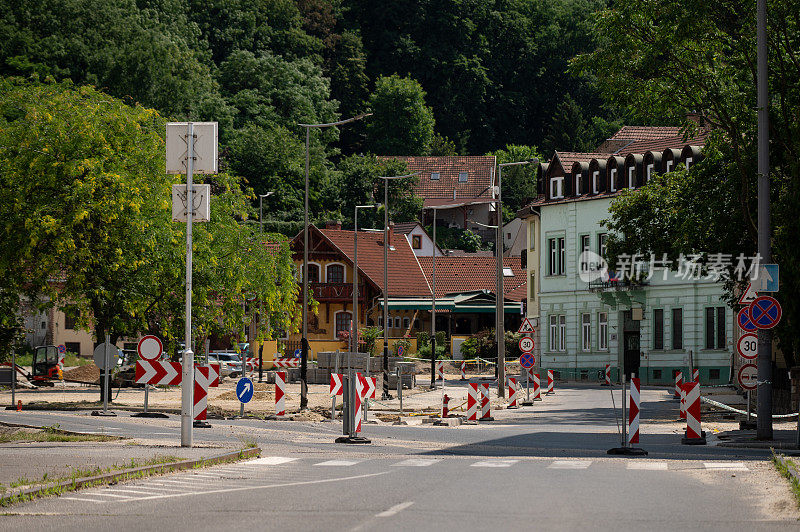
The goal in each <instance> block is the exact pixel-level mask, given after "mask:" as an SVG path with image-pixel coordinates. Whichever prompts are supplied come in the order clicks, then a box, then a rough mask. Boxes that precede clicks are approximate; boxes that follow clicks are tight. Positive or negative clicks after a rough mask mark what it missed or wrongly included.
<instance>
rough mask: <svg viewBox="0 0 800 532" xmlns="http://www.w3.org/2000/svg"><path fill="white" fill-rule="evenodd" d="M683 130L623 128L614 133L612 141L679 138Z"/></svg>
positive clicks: (677, 128) (668, 127)
mask: <svg viewBox="0 0 800 532" xmlns="http://www.w3.org/2000/svg"><path fill="white" fill-rule="evenodd" d="M680 134H681V128H680V127H677V126H622V127H621V128H620V130H619V131H617V132H616V133H614V134H613V135H612V136H611V137H610V138H612V139H628V140H653V139H663V138H665V137H677V136H679V135H680Z"/></svg>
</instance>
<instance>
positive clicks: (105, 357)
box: [103, 334, 111, 416]
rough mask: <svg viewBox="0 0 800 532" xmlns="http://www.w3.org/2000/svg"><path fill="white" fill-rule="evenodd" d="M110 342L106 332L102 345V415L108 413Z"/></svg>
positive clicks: (109, 336)
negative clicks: (104, 371) (103, 362)
mask: <svg viewBox="0 0 800 532" xmlns="http://www.w3.org/2000/svg"><path fill="white" fill-rule="evenodd" d="M110 342H111V335H108V334H107V335H106V343H105V345H104V346H103V360H105V367H106V374H105V377H104V379H103V381H104V382H105V385H104V386H103V415H104V416H107V415H108V366H110V365H111V364H109V360H108V344H109V343H110Z"/></svg>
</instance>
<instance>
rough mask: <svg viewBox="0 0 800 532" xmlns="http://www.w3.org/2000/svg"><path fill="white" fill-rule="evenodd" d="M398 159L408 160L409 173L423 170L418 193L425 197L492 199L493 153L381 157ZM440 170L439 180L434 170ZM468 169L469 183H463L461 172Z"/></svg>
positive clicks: (406, 161)
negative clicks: (490, 188) (459, 179)
mask: <svg viewBox="0 0 800 532" xmlns="http://www.w3.org/2000/svg"><path fill="white" fill-rule="evenodd" d="M379 159H397V160H399V161H403V162H405V163H406V166H407V168H408V171H409V173H412V172H420V175H419V184H418V185H417V187H416V193H417V194H418V195H419V196H421V197H422V198H424V199H429V198H450V199H451V200H452V198H453V190H455V191H456V197H457V198H477V197H483V198H491V197H492V194H491V191H489V190H487V189H488V187H490V186H491V185H492V183H493V182H494V166H495V162H496V158H495V157H494V156H493V155H477V156H460V155H459V156H442V157H379ZM433 172H438V173H439V179H438V180H432V179H431V173H433ZM460 172H467V174H468V176H467V182H466V183H460V182H459V181H458V174H459V173H460Z"/></svg>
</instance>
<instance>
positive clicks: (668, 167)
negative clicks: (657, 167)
mask: <svg viewBox="0 0 800 532" xmlns="http://www.w3.org/2000/svg"><path fill="white" fill-rule="evenodd" d="M673 162H674V161H667V165H666V166H665V167H664V168H665V169H666V172H664V173H665V174H668V173H669V169H670V167H671V166H672V163H673Z"/></svg>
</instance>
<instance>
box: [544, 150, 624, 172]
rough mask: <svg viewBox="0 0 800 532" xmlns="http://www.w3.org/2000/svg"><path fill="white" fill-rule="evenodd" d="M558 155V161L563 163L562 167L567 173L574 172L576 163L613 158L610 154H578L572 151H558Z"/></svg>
mask: <svg viewBox="0 0 800 532" xmlns="http://www.w3.org/2000/svg"><path fill="white" fill-rule="evenodd" d="M556 155H558V160H559V161H561V165H562V167H563V168H564V171H565V172H567V173H570V172H571V171H572V165H573V164H575V163H590V162H591V161H592V159H608V158H609V157H610V156H611V154H610V153H577V152H572V151H557V152H556Z"/></svg>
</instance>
